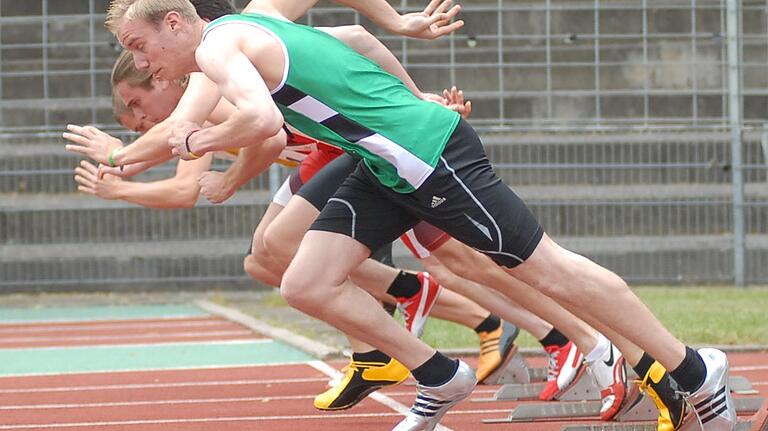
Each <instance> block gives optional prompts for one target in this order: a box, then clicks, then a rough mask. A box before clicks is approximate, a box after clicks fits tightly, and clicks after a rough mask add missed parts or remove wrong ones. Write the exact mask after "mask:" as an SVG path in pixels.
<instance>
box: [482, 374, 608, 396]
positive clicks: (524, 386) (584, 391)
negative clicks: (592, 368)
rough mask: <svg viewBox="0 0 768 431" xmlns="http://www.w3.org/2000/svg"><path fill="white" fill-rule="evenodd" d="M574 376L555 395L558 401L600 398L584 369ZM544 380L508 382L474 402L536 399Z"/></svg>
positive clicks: (542, 387)
mask: <svg viewBox="0 0 768 431" xmlns="http://www.w3.org/2000/svg"><path fill="white" fill-rule="evenodd" d="M580 373H581V374H580V375H579V376H578V377H576V382H575V383H574V384H572V385H571V387H569V388H568V389H566V390H565V392H563V393H562V394H561V395H560V396H558V397H557V400H559V401H591V400H599V399H600V389H599V388H598V387H597V386H595V383H594V380H593V379H592V377H591V376H589V375H588V374H587V373H586V371H585V370H582V371H581V372H580ZM545 385H546V382H540V383H510V384H506V385H504V386H502V387H500V388H499V389H498V390H497V391H496V393H495V394H494V395H493V397H490V398H474V399H473V400H472V401H476V402H492V401H522V400H536V399H538V397H539V393H540V392H541V391H542V390H543V389H544V386H545Z"/></svg>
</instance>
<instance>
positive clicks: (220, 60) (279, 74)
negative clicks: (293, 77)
mask: <svg viewBox="0 0 768 431" xmlns="http://www.w3.org/2000/svg"><path fill="white" fill-rule="evenodd" d="M241 55H244V56H245V57H247V59H248V60H249V61H250V62H251V64H252V65H253V67H254V68H256V69H257V70H258V72H259V74H260V75H261V76H262V79H263V80H264V82H265V83H266V84H267V86H268V87H269V88H270V89H273V88H276V87H277V86H278V85H279V84H280V82H281V81H282V78H283V76H284V67H285V64H286V59H285V58H284V57H285V53H284V50H283V46H282V44H281V42H280V41H279V40H278V39H276V37H275V36H274V35H273V34H271V33H269V32H267V31H265V30H264V29H263V28H261V27H259V26H253V25H248V23H247V22H246V21H238V20H230V21H228V22H226V23H221V24H219V25H216V24H215V23H214V24H213V25H212V27H210V28H208V29H207V30H206V33H205V36H204V38H203V41H202V43H201V44H200V45H199V46H198V48H197V51H196V52H195V56H196V59H197V63H198V65H199V66H200V67H201V68H202V69H203V71H204V72H205V73H206V75H209V77H210V74H209V71H210V70H211V69H217V68H220V67H224V65H225V64H228V63H229V62H230V61H231V60H232V59H233V58H235V57H238V56H241ZM212 79H214V78H212ZM214 80H216V79H214Z"/></svg>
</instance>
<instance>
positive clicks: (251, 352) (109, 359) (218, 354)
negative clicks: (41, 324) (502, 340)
mask: <svg viewBox="0 0 768 431" xmlns="http://www.w3.org/2000/svg"><path fill="white" fill-rule="evenodd" d="M313 359H315V358H313V357H311V356H309V355H307V354H306V353H304V352H302V351H300V350H298V349H295V348H293V347H290V346H288V345H286V344H282V343H280V342H276V341H246V342H207V343H179V344H148V345H134V346H105V347H69V348H37V349H0V364H2V366H0V376H11V375H29V374H60V373H87V372H96V371H129V370H155V369H180V368H210V367H227V366H240V365H260V364H275V363H281V364H284V363H301V362H307V361H311V360H313Z"/></svg>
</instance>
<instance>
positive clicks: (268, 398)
mask: <svg viewBox="0 0 768 431" xmlns="http://www.w3.org/2000/svg"><path fill="white" fill-rule="evenodd" d="M323 380H325V379H315V380H313V381H312V382H311V383H315V382H317V381H323ZM291 383H296V382H291ZM495 392H496V391H495V390H492V389H477V390H475V391H474V392H472V393H473V394H475V395H480V394H485V393H495ZM387 395H388V396H389V397H397V396H408V395H413V391H407V392H403V391H392V392H387ZM313 398H314V395H279V396H264V397H234V398H187V399H171V400H149V401H116V402H109V403H77V404H73V403H69V404H19V405H9V406H0V410H40V409H81V408H97V407H134V406H143V405H176V404H205V403H222V404H223V403H239V402H246V401H260V402H266V401H279V400H306V399H313Z"/></svg>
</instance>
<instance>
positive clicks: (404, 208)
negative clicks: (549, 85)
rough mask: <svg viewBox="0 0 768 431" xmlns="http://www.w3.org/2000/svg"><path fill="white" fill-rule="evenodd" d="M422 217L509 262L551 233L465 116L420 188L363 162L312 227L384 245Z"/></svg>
mask: <svg viewBox="0 0 768 431" xmlns="http://www.w3.org/2000/svg"><path fill="white" fill-rule="evenodd" d="M418 220H424V221H427V222H429V223H431V224H433V225H435V226H437V227H438V228H440V229H442V230H444V231H445V232H446V233H448V234H449V235H451V236H452V237H454V238H456V239H457V240H459V241H461V242H463V243H465V244H467V245H469V246H471V247H473V248H475V249H477V250H478V251H480V252H482V253H485V254H486V255H488V256H489V257H490V258H492V259H493V260H494V261H496V263H498V264H500V265H504V266H507V267H514V266H516V265H518V264H520V263H521V262H523V261H525V259H527V258H528V257H529V256H530V255H531V254H532V253H533V251H534V250H535V249H536V246H537V245H538V243H539V241H540V240H541V237H542V235H543V233H544V231H543V229H542V228H541V226H540V225H539V222H538V221H537V220H536V218H535V217H534V215H533V214H532V213H531V211H530V210H529V209H528V207H527V206H526V205H525V203H523V201H522V200H521V199H520V198H519V197H518V196H517V195H516V194H515V193H514V192H513V191H512V190H510V188H509V187H507V186H506V185H505V184H504V183H502V182H501V180H500V179H499V178H498V177H497V176H496V174H495V173H494V172H493V169H492V168H491V164H490V162H489V161H488V158H487V156H486V155H485V152H484V150H483V147H482V143H481V142H480V139H479V138H478V136H477V134H476V133H475V131H474V130H473V129H472V127H471V126H469V124H467V123H466V122H465V121H463V120H462V121H460V122H459V124H458V126H457V127H456V130H455V131H454V132H453V134H452V135H451V137H450V138H449V140H448V143H447V145H446V148H445V150H444V152H443V154H442V156H441V158H440V161H439V162H438V164H437V166H436V167H435V171H434V172H433V173H432V174H431V175H430V176H429V177H428V178H427V180H426V181H425V182H424V183H423V184H422V186H421V187H419V189H418V190H416V191H414V192H412V193H407V194H401V193H397V192H395V191H393V190H391V189H389V188H388V187H385V186H383V185H382V184H381V183H379V182H378V181H377V179H376V177H375V176H374V175H373V174H372V173H371V172H370V170H369V169H368V168H367V167H366V166H365V164H364V163H362V162H360V163H358V165H357V167H356V168H355V171H354V172H353V173H352V174H351V175H350V176H349V177H348V178H347V179H346V180H345V181H344V183H343V184H342V185H341V186H340V187H339V189H338V190H337V191H336V193H335V194H334V195H333V197H331V198H330V199H329V200H328V203H327V204H326V205H325V207H324V208H323V210H322V211H321V212H320V216H319V217H318V218H317V220H315V222H314V223H313V224H312V227H311V228H310V229H311V230H320V231H328V232H336V233H341V234H344V235H348V236H351V237H352V238H354V239H356V240H357V241H359V242H360V243H362V244H363V245H365V246H366V247H368V248H369V249H371V250H376V249H378V248H379V247H381V246H382V245H384V244H387V243H389V242H392V241H394V240H395V239H396V238H397V237H398V236H400V235H401V234H402V233H403V232H405V231H407V230H408V229H410V228H411V227H413V226H414V225H415V224H416V223H417V221H418Z"/></svg>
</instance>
